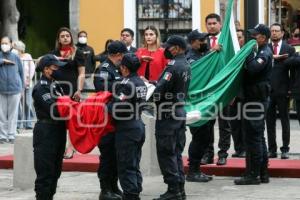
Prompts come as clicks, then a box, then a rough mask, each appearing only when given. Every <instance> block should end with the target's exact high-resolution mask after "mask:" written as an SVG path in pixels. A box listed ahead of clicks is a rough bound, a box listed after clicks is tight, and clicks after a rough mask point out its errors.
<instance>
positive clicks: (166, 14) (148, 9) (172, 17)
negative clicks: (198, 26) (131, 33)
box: [136, 0, 192, 46]
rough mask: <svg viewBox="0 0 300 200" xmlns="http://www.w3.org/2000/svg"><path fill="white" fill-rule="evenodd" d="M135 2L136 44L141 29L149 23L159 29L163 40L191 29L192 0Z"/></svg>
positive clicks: (141, 0) (138, 42)
mask: <svg viewBox="0 0 300 200" xmlns="http://www.w3.org/2000/svg"><path fill="white" fill-rule="evenodd" d="M136 3H137V6H136V7H137V33H138V34H137V38H136V39H137V44H138V46H140V44H141V42H142V38H143V37H142V34H143V30H144V29H145V28H146V27H147V26H149V25H153V26H155V27H157V28H158V29H159V30H160V33H161V39H162V41H163V42H164V41H165V40H166V38H167V37H168V36H170V35H173V34H179V35H186V34H187V33H188V32H190V31H191V29H192V0H137V1H136Z"/></svg>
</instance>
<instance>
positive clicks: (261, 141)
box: [244, 101, 268, 176]
mask: <svg viewBox="0 0 300 200" xmlns="http://www.w3.org/2000/svg"><path fill="white" fill-rule="evenodd" d="M247 103H249V102H247ZM251 103H255V104H252V105H249V104H248V105H247V106H246V107H245V109H246V110H245V116H244V122H245V123H244V124H245V134H246V135H245V142H246V154H247V158H248V160H249V161H248V162H246V168H247V169H248V170H249V171H251V173H253V175H255V176H258V175H259V173H260V169H261V167H262V166H263V165H264V164H265V163H268V153H267V146H266V140H265V137H264V130H265V115H266V110H267V107H268V101H262V102H251ZM258 103H259V105H258ZM258 110H260V111H258Z"/></svg>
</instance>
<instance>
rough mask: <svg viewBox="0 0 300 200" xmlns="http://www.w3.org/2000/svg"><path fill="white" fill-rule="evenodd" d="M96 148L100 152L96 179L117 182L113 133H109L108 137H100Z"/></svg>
mask: <svg viewBox="0 0 300 200" xmlns="http://www.w3.org/2000/svg"><path fill="white" fill-rule="evenodd" d="M98 148H99V150H100V156H99V160H100V165H99V168H98V178H99V179H100V180H101V181H105V182H110V183H111V182H112V181H115V182H117V181H118V172H117V158H116V149H115V133H109V134H108V135H106V136H104V137H102V139H101V142H100V144H99V145H98Z"/></svg>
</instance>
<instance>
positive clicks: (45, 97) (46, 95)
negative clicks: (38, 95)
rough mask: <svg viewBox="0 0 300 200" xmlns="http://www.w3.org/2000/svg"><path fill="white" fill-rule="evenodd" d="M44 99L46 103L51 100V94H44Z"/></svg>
mask: <svg viewBox="0 0 300 200" xmlns="http://www.w3.org/2000/svg"><path fill="white" fill-rule="evenodd" d="M42 98H43V100H44V101H47V100H49V99H51V96H50V93H46V94H43V95H42Z"/></svg>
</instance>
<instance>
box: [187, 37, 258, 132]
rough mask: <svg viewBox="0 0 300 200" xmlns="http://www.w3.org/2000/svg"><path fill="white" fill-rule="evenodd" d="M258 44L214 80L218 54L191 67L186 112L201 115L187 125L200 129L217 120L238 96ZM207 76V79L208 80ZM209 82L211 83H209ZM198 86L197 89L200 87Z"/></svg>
mask: <svg viewBox="0 0 300 200" xmlns="http://www.w3.org/2000/svg"><path fill="white" fill-rule="evenodd" d="M254 45H256V41H255V40H251V41H249V42H248V43H247V44H246V45H245V46H244V47H243V48H242V49H241V50H240V51H239V52H238V53H237V54H236V55H235V56H234V57H233V58H232V59H231V60H230V61H229V62H228V64H227V65H224V67H223V68H222V69H220V70H219V72H218V73H216V74H215V75H214V76H213V77H211V78H212V79H211V80H209V78H208V77H210V76H212V73H211V71H214V70H215V69H213V68H216V67H218V65H217V63H218V62H219V61H218V60H214V57H215V56H216V55H215V53H211V54H209V55H208V56H206V57H204V58H202V59H201V60H200V62H198V65H199V64H201V66H198V67H197V66H195V65H193V66H192V79H191V87H190V88H189V94H188V98H187V100H186V105H185V110H186V111H187V115H188V114H189V113H193V112H195V111H198V112H199V113H200V118H199V119H197V120H196V121H195V122H192V123H191V124H188V125H189V126H192V127H197V126H201V125H203V124H205V123H206V122H207V121H208V120H210V119H213V118H215V117H216V115H217V113H218V111H219V110H221V109H223V108H224V106H226V105H228V104H229V103H230V102H231V101H232V100H233V98H234V97H235V96H236V95H237V94H238V92H239V90H240V86H241V77H242V73H241V72H242V69H243V65H244V62H245V59H246V58H247V56H248V55H249V54H250V53H251V51H252V49H253V47H254ZM207 75H208V76H207ZM207 82H208V83H207ZM197 85H198V87H197Z"/></svg>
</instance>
